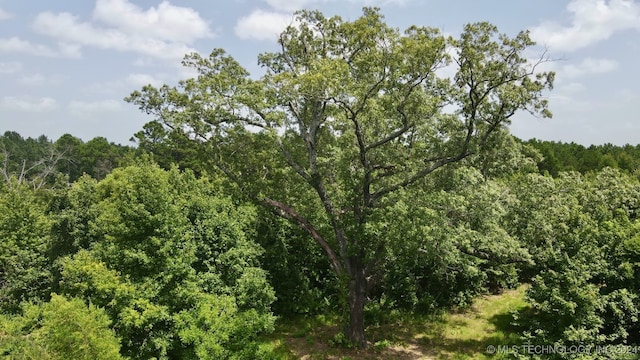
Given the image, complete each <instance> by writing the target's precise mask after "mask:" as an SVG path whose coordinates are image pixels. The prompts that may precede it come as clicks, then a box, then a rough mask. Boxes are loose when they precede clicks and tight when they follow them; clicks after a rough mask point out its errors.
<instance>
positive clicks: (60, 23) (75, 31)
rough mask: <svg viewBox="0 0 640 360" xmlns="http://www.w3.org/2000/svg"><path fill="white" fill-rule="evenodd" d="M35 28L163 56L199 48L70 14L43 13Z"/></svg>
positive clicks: (103, 46)
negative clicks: (79, 18)
mask: <svg viewBox="0 0 640 360" xmlns="http://www.w3.org/2000/svg"><path fill="white" fill-rule="evenodd" d="M33 26H34V29H35V30H36V31H37V32H39V33H41V34H44V35H49V36H52V37H55V38H57V39H60V40H63V41H65V42H67V43H72V44H78V45H85V46H93V47H97V48H101V49H106V50H118V51H130V52H136V53H140V54H143V55H146V56H151V57H154V58H161V59H169V60H175V59H181V58H182V57H183V56H184V55H185V54H186V53H189V52H193V51H195V50H194V49H192V48H190V47H188V46H187V45H185V44H184V43H169V42H165V41H162V40H158V39H154V38H150V37H138V36H136V35H132V34H127V33H124V32H122V31H120V30H117V29H105V28H97V27H95V26H93V25H92V24H90V23H86V22H80V21H78V18H77V17H76V16H74V15H72V14H69V13H59V14H53V13H49V12H45V13H40V14H38V16H37V17H36V20H35V22H34V24H33Z"/></svg>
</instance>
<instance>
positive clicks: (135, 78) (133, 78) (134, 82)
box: [125, 74, 164, 88]
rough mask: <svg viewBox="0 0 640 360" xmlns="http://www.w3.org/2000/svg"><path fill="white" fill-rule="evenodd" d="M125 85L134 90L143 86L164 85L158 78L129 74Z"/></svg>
mask: <svg viewBox="0 0 640 360" xmlns="http://www.w3.org/2000/svg"><path fill="white" fill-rule="evenodd" d="M125 82H126V84H127V85H129V86H133V87H134V88H141V87H143V86H145V85H153V86H156V87H158V86H161V85H162V84H164V82H163V81H162V80H160V79H159V78H157V77H155V76H153V75H149V74H129V76H127V78H126V80H125Z"/></svg>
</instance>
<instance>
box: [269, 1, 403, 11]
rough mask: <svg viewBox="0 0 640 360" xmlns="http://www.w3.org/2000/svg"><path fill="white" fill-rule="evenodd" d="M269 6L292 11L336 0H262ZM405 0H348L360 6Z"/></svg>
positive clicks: (400, 2) (396, 2)
mask: <svg viewBox="0 0 640 360" xmlns="http://www.w3.org/2000/svg"><path fill="white" fill-rule="evenodd" d="M264 1H265V2H266V3H267V4H269V6H271V7H272V8H273V9H275V10H278V11H288V12H292V11H295V10H300V9H305V8H310V7H312V6H313V5H314V4H321V3H328V2H336V1H338V0H264ZM406 1H407V0H348V2H350V3H353V4H360V5H362V6H376V5H378V6H380V5H402V4H404V3H406Z"/></svg>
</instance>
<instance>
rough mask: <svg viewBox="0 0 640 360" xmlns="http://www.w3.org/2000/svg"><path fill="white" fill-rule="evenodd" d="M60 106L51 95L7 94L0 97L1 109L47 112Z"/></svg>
mask: <svg viewBox="0 0 640 360" xmlns="http://www.w3.org/2000/svg"><path fill="white" fill-rule="evenodd" d="M57 107H58V104H57V102H56V101H55V100H54V99H52V98H49V97H43V98H40V99H32V98H18V97H15V96H5V97H3V98H2V99H0V109H3V110H14V111H24V112H45V111H51V110H54V109H56V108H57Z"/></svg>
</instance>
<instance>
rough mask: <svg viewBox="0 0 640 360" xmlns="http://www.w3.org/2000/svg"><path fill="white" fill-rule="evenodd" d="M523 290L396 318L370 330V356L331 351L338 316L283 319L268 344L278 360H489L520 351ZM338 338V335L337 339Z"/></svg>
mask: <svg viewBox="0 0 640 360" xmlns="http://www.w3.org/2000/svg"><path fill="white" fill-rule="evenodd" d="M524 291H525V286H521V287H519V288H518V289H515V290H509V291H505V292H504V293H502V294H499V295H487V296H482V297H479V298H478V299H476V300H475V301H474V303H473V305H472V306H471V307H469V308H468V309H464V310H461V311H451V312H447V313H442V314H437V315H428V316H427V315H412V314H396V315H395V316H394V317H393V321H389V322H388V323H384V324H377V325H371V326H369V327H368V328H367V337H368V340H369V342H370V345H369V348H368V349H367V350H358V349H348V348H342V347H336V346H332V345H331V344H332V343H335V338H336V335H337V334H339V333H340V326H339V318H338V317H337V316H317V317H306V318H304V317H299V318H295V319H280V321H278V323H277V325H276V331H275V332H274V333H273V334H271V335H269V336H268V337H267V338H265V344H269V346H271V348H272V349H273V350H274V351H273V353H274V359H284V360H289V359H308V360H313V359H336V360H338V359H488V358H494V359H495V358H500V356H499V355H498V356H492V355H490V354H487V353H486V349H487V347H488V346H489V345H493V346H496V347H497V346H499V345H500V346H506V345H508V346H512V345H520V340H519V335H518V334H519V329H518V328H516V327H514V325H512V320H513V314H514V313H521V312H523V311H524V310H525V309H526V308H527V305H526V303H525V302H524V300H523V297H524ZM338 336H339V335H338Z"/></svg>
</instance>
